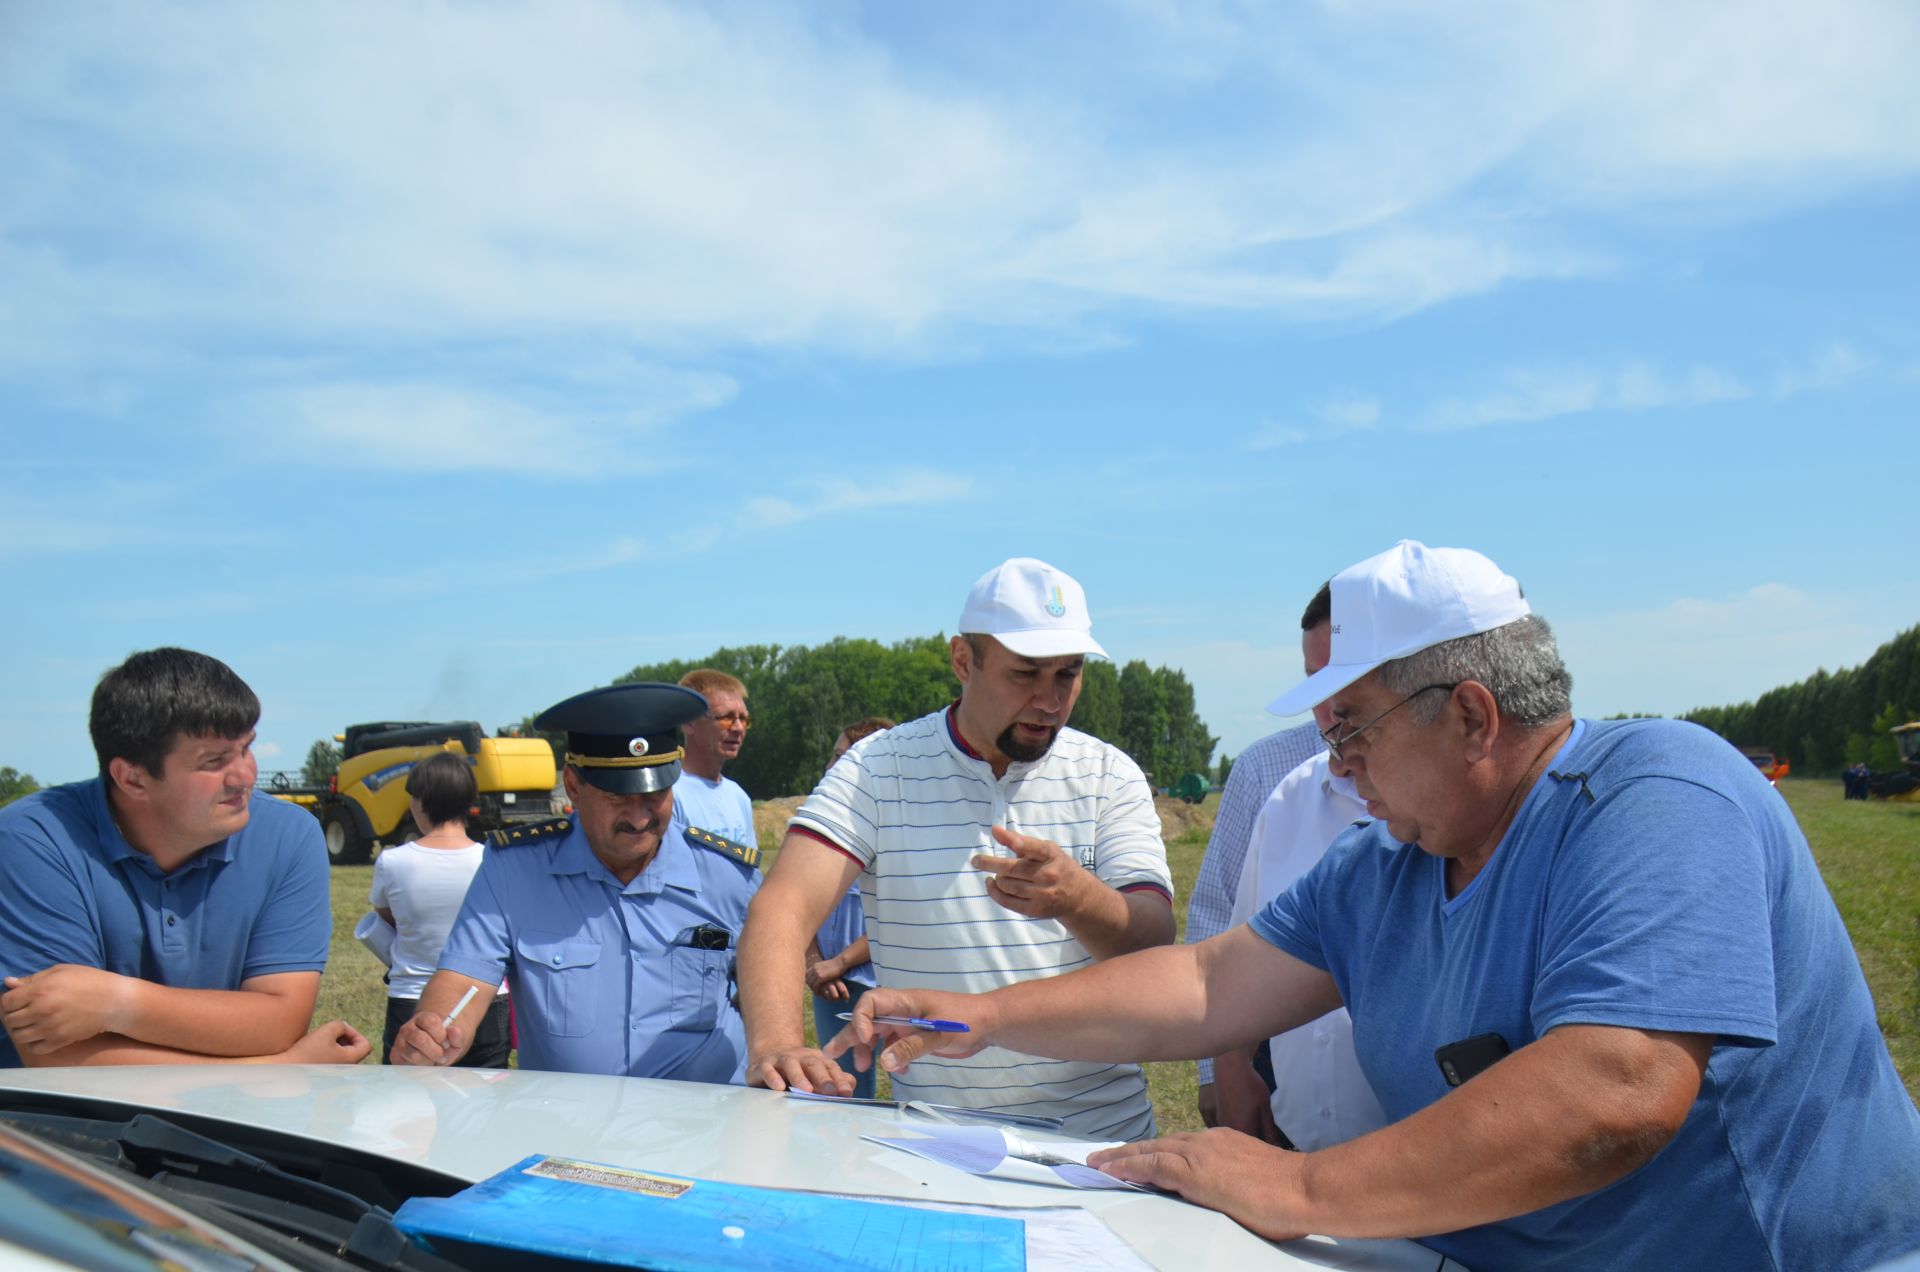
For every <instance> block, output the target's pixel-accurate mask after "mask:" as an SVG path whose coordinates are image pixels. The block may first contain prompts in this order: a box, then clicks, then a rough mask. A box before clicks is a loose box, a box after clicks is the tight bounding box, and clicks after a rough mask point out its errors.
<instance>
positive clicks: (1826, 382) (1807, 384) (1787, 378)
mask: <svg viewBox="0 0 1920 1272" xmlns="http://www.w3.org/2000/svg"><path fill="white" fill-rule="evenodd" d="M1873 366H1874V362H1873V359H1872V358H1869V357H1868V356H1866V355H1865V354H1863V353H1861V352H1860V351H1859V350H1857V349H1854V348H1852V347H1851V346H1849V345H1844V344H1833V345H1829V346H1828V347H1827V348H1825V349H1822V350H1821V351H1820V352H1819V353H1817V354H1815V355H1814V356H1813V358H1812V359H1810V360H1809V361H1808V362H1807V363H1805V364H1804V365H1800V366H1787V367H1782V368H1781V369H1780V370H1779V372H1778V373H1776V374H1775V376H1774V379H1773V395H1774V396H1775V397H1780V398H1786V397H1793V396H1795V395H1797V394H1801V393H1811V392H1819V391H1822V390H1827V389H1838V388H1844V387H1845V386H1846V385H1848V384H1851V383H1853V382H1854V381H1855V380H1858V379H1859V378H1860V377H1861V376H1863V375H1865V374H1866V373H1867V372H1868V371H1871V370H1872V369H1873Z"/></svg>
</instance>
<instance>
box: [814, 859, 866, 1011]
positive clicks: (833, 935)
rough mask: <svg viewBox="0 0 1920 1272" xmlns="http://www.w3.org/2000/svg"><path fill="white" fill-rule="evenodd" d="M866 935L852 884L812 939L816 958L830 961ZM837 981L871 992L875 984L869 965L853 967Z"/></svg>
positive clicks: (857, 888)
mask: <svg viewBox="0 0 1920 1272" xmlns="http://www.w3.org/2000/svg"><path fill="white" fill-rule="evenodd" d="M866 934H867V916H866V912H865V911H864V910H863V909H862V908H861V905H860V885H859V883H858V882H856V883H855V884H854V885H853V886H852V887H851V888H848V889H847V895H845V896H844V897H841V898H840V904H838V905H836V906H834V907H833V912H832V913H831V914H829V915H827V921H826V922H825V923H822V924H821V925H820V935H819V936H818V937H817V938H815V939H816V943H817V944H818V945H819V946H820V957H821V958H832V957H833V956H834V955H836V954H838V953H839V952H840V951H841V950H844V949H846V948H847V946H849V945H852V944H853V943H854V942H855V941H856V940H858V939H860V938H861V937H863V936H865V935H866ZM841 979H842V980H850V981H852V982H854V983H855V984H856V985H865V986H866V987H867V988H868V989H872V988H873V987H874V984H875V981H874V978H873V964H872V963H861V964H860V965H859V966H857V967H850V968H848V969H847V974H846V975H845V976H843V977H841Z"/></svg>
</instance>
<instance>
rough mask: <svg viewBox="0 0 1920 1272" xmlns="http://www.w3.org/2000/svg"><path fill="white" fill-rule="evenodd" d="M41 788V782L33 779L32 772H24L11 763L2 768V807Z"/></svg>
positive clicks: (0, 772) (0, 789)
mask: <svg viewBox="0 0 1920 1272" xmlns="http://www.w3.org/2000/svg"><path fill="white" fill-rule="evenodd" d="M39 789H40V783H38V782H36V781H34V780H33V775H32V774H30V773H22V772H20V771H19V770H17V769H15V768H13V767H12V766H11V765H9V766H7V767H4V768H0V808H5V807H6V806H7V805H8V804H11V803H13V801H14V800H16V799H19V798H20V797H21V796H22V795H31V794H33V793H34V792H35V791H37V790H39Z"/></svg>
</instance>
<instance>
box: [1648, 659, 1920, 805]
mask: <svg viewBox="0 0 1920 1272" xmlns="http://www.w3.org/2000/svg"><path fill="white" fill-rule="evenodd" d="M1681 718H1682V719H1686V720H1691V721H1693V722H1694V723H1695V724H1701V725H1705V726H1706V727H1707V728H1709V729H1712V730H1713V731H1714V732H1715V733H1718V734H1719V735H1720V736H1721V737H1723V738H1725V739H1726V740H1727V741H1729V742H1731V743H1733V744H1734V745H1735V746H1764V747H1767V748H1770V749H1771V750H1772V751H1773V753H1774V754H1775V755H1782V756H1785V757H1787V758H1788V760H1790V761H1791V762H1792V764H1793V767H1794V768H1796V769H1798V770H1800V771H1801V772H1803V773H1806V774H1809V775H1811V774H1816V773H1817V774H1832V773H1837V772H1838V771H1839V770H1840V769H1842V768H1845V767H1846V766H1847V765H1849V764H1852V763H1854V762H1855V761H1858V760H1865V761H1866V762H1867V764H1868V765H1869V766H1871V767H1872V768H1873V770H1874V771H1875V772H1884V771H1887V770H1890V769H1895V768H1898V767H1899V752H1898V750H1897V749H1896V747H1895V744H1894V741H1893V738H1892V736H1891V735H1890V734H1889V733H1888V732H1887V730H1889V729H1890V728H1892V727H1893V726H1894V725H1896V724H1903V723H1905V722H1906V721H1908V720H1912V719H1915V718H1920V627H1910V628H1908V629H1907V630H1906V631H1904V632H1901V633H1900V634H1899V635H1897V636H1895V637H1894V638H1893V639H1892V640H1890V641H1888V642H1887V643H1886V644H1884V645H1882V646H1880V648H1878V649H1876V650H1874V651H1873V655H1872V657H1870V658H1868V659H1867V661H1866V662H1864V663H1862V664H1861V665H1860V666H1858V667H1848V668H1842V669H1841V670H1839V671H1836V672H1831V673H1829V672H1827V671H1826V670H1825V669H1822V670H1820V671H1817V672H1815V673H1814V674H1813V675H1811V676H1809V677H1807V678H1806V679H1805V680H1802V681H1799V682H1798V683H1796V684H1791V685H1783V686H1781V687H1780V688H1778V689H1770V690H1768V691H1767V692H1766V693H1763V694H1761V695H1760V696H1759V697H1758V698H1756V699H1754V700H1753V701H1752V702H1742V703H1739V704H1737V705H1735V706H1728V707H1700V708H1697V709H1695V710H1693V711H1689V712H1688V713H1687V714H1686V715H1685V716H1683V717H1681Z"/></svg>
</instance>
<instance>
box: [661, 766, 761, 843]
mask: <svg viewBox="0 0 1920 1272" xmlns="http://www.w3.org/2000/svg"><path fill="white" fill-rule="evenodd" d="M689 826H694V827H698V828H699V829H701V830H710V831H712V832H713V833H714V834H716V835H725V836H726V837H727V838H728V839H731V840H733V842H735V843H737V844H745V845H746V846H747V847H749V848H755V847H758V846H759V840H758V838H757V837H756V836H755V835H754V831H753V801H752V800H750V799H748V798H747V793H746V792H745V791H743V790H741V789H740V783H738V782H736V781H734V780H733V779H732V778H730V777H722V778H721V779H720V780H719V781H717V782H709V781H708V780H707V779H706V778H704V777H699V776H697V775H695V774H693V773H687V772H682V773H681V774H680V780H679V781H677V782H675V783H674V784H673V835H672V838H673V839H674V840H676V841H678V839H679V838H680V836H681V835H683V834H685V833H686V830H687V828H688V827H689Z"/></svg>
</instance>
